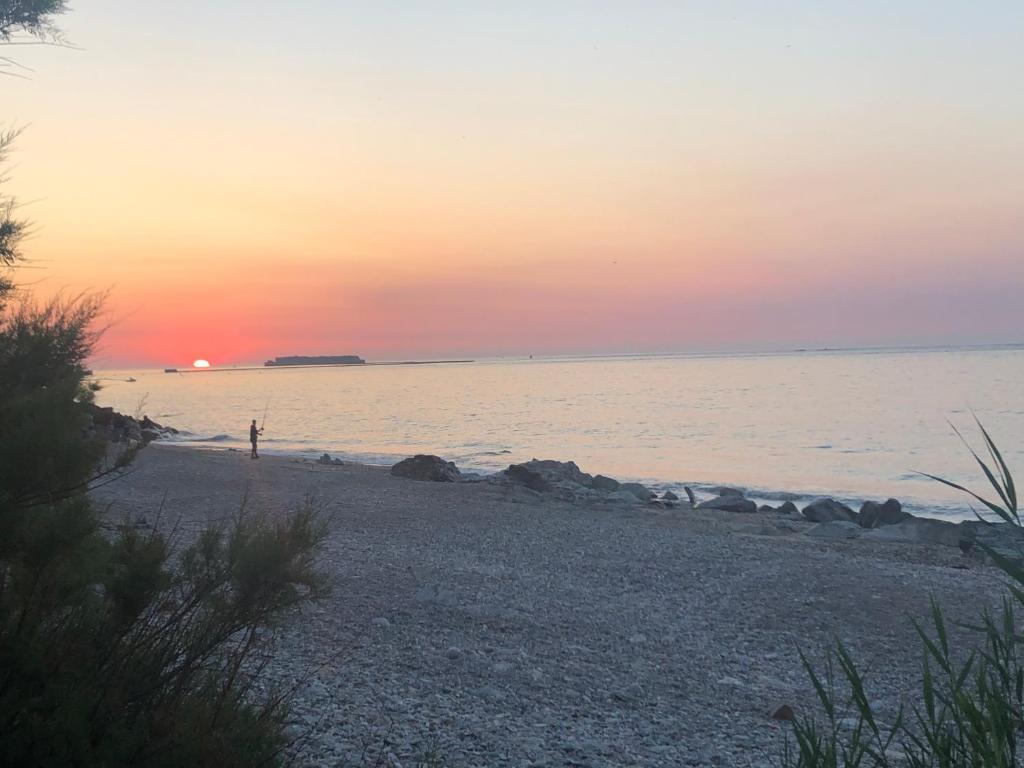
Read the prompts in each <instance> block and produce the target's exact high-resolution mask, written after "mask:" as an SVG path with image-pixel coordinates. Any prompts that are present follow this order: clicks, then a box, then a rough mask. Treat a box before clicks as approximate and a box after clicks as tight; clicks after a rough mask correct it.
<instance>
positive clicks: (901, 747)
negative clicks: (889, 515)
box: [783, 424, 1024, 768]
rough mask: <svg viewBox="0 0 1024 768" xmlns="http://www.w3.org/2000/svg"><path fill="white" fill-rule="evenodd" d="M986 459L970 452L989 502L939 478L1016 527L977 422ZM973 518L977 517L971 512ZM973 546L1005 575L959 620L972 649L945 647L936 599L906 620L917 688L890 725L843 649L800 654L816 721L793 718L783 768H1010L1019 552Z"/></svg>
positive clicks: (1016, 729)
mask: <svg viewBox="0 0 1024 768" xmlns="http://www.w3.org/2000/svg"><path fill="white" fill-rule="evenodd" d="M978 426H979V429H980V430H981V435H982V438H983V440H984V442H985V446H986V449H987V451H988V454H989V457H990V461H989V462H986V461H984V460H982V459H981V457H979V456H978V455H977V454H976V453H974V451H973V450H972V454H974V458H975V460H976V461H977V463H978V465H979V467H980V468H981V470H982V472H983V473H984V475H985V477H986V478H987V480H988V482H989V484H990V485H991V487H992V490H993V491H994V492H995V497H994V499H995V500H992V499H990V498H985V497H982V496H981V495H979V494H976V493H974V492H972V491H969V490H968V489H966V488H964V487H962V486H960V485H957V484H955V483H951V482H949V481H947V480H943V479H941V478H937V477H936V478H933V479H935V480H938V481H939V482H942V483H945V484H946V485H950V486H952V487H954V488H957V489H958V490H961V491H964V492H966V493H968V494H970V496H972V497H973V498H974V500H975V501H977V502H978V503H980V504H981V505H982V506H983V507H985V508H986V511H987V512H988V513H989V517H991V516H993V515H994V516H995V517H996V518H997V519H998V520H1000V521H1002V523H1003V524H1005V525H1007V526H1008V527H1010V530H1009V532H1010V533H1019V532H1020V530H1019V529H1020V528H1021V519H1020V514H1019V508H1018V502H1017V490H1016V486H1015V484H1014V481H1013V476H1012V474H1011V473H1010V470H1009V468H1008V467H1007V466H1006V463H1005V462H1004V461H1003V457H1002V455H1001V454H1000V452H999V449H998V447H997V446H996V444H995V442H994V441H993V440H992V438H991V437H990V436H989V434H988V432H986V431H985V429H984V427H982V426H981V425H980V424H979V425H978ZM979 517H980V516H979ZM979 546H980V547H981V548H982V549H983V550H984V551H985V553H986V554H987V555H988V556H989V557H990V558H991V559H992V560H993V561H994V562H995V564H996V565H997V566H998V567H999V568H1000V569H1001V570H1002V571H1003V573H1004V574H1006V576H1007V577H1008V579H1009V583H1008V585H1007V590H1008V593H1007V595H1006V596H1005V597H1004V599H1003V602H1002V606H1001V608H1000V610H999V611H998V612H997V613H994V614H993V613H992V612H989V611H986V612H985V613H984V614H982V616H981V617H980V618H979V619H978V621H977V623H976V624H974V625H970V626H967V627H965V628H966V629H968V630H970V631H972V632H973V633H974V634H975V636H976V637H977V640H978V642H977V647H975V648H968V649H956V648H954V647H953V645H952V643H951V640H950V635H949V631H948V629H949V627H948V626H947V622H946V620H945V619H944V618H943V615H942V610H941V608H940V607H939V605H938V603H936V602H934V601H933V603H932V612H931V619H930V626H924V625H922V624H919V623H917V622H915V628H916V629H917V632H918V635H919V636H920V638H921V643H922V662H921V688H920V690H919V691H917V692H916V698H914V700H912V701H911V702H910V703H909V704H905V705H901V708H900V710H899V712H898V714H897V716H896V717H895V718H894V719H893V720H892V722H890V723H883V722H881V721H880V719H879V715H878V713H876V712H875V711H874V706H873V705H872V703H871V702H872V697H871V694H870V685H869V681H868V680H867V679H866V676H865V674H864V673H863V672H862V671H861V669H860V668H859V667H858V665H857V663H856V662H855V661H854V659H853V658H852V656H851V654H850V652H849V650H848V649H847V648H846V647H845V646H844V645H843V644H842V643H841V642H837V644H836V648H835V649H834V651H833V652H832V653H831V654H829V656H828V658H827V660H826V662H825V666H824V670H823V671H821V670H817V669H815V667H814V666H813V665H812V664H811V662H810V661H809V660H808V659H807V657H806V656H804V655H803V654H801V659H802V661H803V664H804V667H805V669H806V670H807V673H808V674H809V676H810V678H811V681H812V683H813V684H814V688H815V690H816V691H817V695H818V699H819V701H820V703H821V705H822V708H823V710H824V715H825V717H824V719H821V718H819V719H815V718H814V717H809V716H808V717H802V718H799V719H797V720H796V721H795V722H794V724H793V736H794V739H795V742H796V744H795V748H794V749H787V752H786V755H785V758H784V760H783V763H784V765H785V766H786V768H858V767H859V766H865V767H867V768H897V767H898V766H908V768H1012V766H1017V765H1020V764H1021V761H1022V759H1024V635H1022V634H1021V629H1020V624H1019V622H1018V620H1017V614H1018V613H1019V612H1020V611H1021V608H1022V606H1024V552H1021V553H1020V557H1007V556H1006V555H1005V554H1000V553H999V552H995V551H993V550H992V549H991V548H989V547H986V546H985V545H983V544H979Z"/></svg>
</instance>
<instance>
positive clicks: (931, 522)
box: [865, 516, 976, 549]
mask: <svg viewBox="0 0 1024 768" xmlns="http://www.w3.org/2000/svg"><path fill="white" fill-rule="evenodd" d="M865 536H869V537H870V538H872V539H878V540H880V541H905V542H911V543H919V544H939V545H941V546H944V547H959V546H961V544H968V543H970V542H973V541H974V540H975V536H976V531H975V530H973V529H972V528H970V527H969V526H968V525H966V524H957V523H951V522H949V521H948V520H935V519H932V518H930V517H913V516H910V517H907V518H906V519H904V520H903V521H901V522H899V523H893V524H892V525H884V526H882V527H881V528H873V529H872V530H870V531H868V532H867V533H866V534H865ZM969 548H970V547H969V546H968V549H969Z"/></svg>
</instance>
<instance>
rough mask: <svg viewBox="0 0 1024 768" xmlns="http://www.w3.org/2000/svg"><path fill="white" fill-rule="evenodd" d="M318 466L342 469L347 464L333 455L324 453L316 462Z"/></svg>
mask: <svg viewBox="0 0 1024 768" xmlns="http://www.w3.org/2000/svg"><path fill="white" fill-rule="evenodd" d="M316 461H317V464H326V465H327V466H335V467H340V466H341V465H342V464H344V463H345V462H344V461H342V460H341V459H338V458H333V457H332V456H331V454H329V453H324V455H323V456H321V457H320V458H319V459H317V460H316Z"/></svg>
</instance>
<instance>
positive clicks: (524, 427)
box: [95, 345, 1024, 519]
mask: <svg viewBox="0 0 1024 768" xmlns="http://www.w3.org/2000/svg"><path fill="white" fill-rule="evenodd" d="M95 376H96V378H97V379H99V381H100V383H101V385H102V389H101V390H100V392H99V394H98V402H99V403H100V404H101V405H110V406H113V407H114V408H116V409H117V410H119V411H121V412H123V413H127V414H130V415H138V416H142V415H143V414H145V415H148V416H149V417H150V418H152V419H154V420H155V421H158V422H160V423H162V424H165V425H169V426H173V427H175V428H177V429H179V430H181V434H180V435H179V436H178V437H177V438H176V442H179V443H181V444H185V445H193V446H197V447H203V448H211V449H214V448H216V449H228V448H233V449H237V450H245V451H247V450H248V447H249V446H248V427H249V423H250V421H251V420H252V419H256V422H257V424H262V425H263V427H264V435H263V438H262V440H261V442H260V447H261V448H260V449H261V451H263V452H265V453H268V454H286V455H295V456H304V457H311V458H317V457H319V456H320V455H322V454H323V453H329V454H330V455H331V456H332V457H338V458H341V459H343V460H351V461H359V462H364V463H371V464H381V465H390V464H393V463H395V462H396V461H398V460H400V459H402V458H404V457H406V456H410V455H412V454H416V453H431V454H437V455H440V456H443V457H444V458H446V459H449V460H451V461H454V462H455V463H456V464H457V465H458V466H459V467H460V468H461V469H463V470H464V471H474V472H484V473H486V472H494V471H497V470H500V469H503V468H505V467H507V466H508V465H509V464H511V463H514V462H520V461H524V460H528V459H531V458H538V459H557V460H561V461H569V460H572V461H575V462H576V463H577V464H578V465H579V466H580V468H581V469H583V470H584V471H586V472H590V473H593V474H596V473H601V474H605V475H609V476H612V477H615V478H617V479H619V480H623V481H626V480H631V481H639V482H643V483H646V484H648V485H650V486H651V487H653V488H655V489H657V490H662V491H663V490H673V491H676V492H677V493H680V495H682V489H683V487H684V486H690V487H691V488H693V489H694V490H696V491H697V492H698V493H710V492H712V489H713V488H715V487H717V486H722V485H726V486H732V487H739V488H742V489H745V490H746V491H747V493H748V495H750V496H751V497H752V498H755V499H758V500H763V501H765V502H766V503H773V502H778V501H780V500H783V499H793V500H795V501H797V502H798V503H799V502H801V501H804V500H809V499H813V498H816V497H819V496H831V497H833V498H836V499H840V500H844V501H846V502H848V503H851V504H859V503H860V502H861V501H863V500H866V499H875V500H885V499H886V498H889V497H894V498H897V499H899V500H900V501H901V502H903V504H904V507H905V508H906V509H908V510H909V511H912V512H914V513H915V514H919V515H928V516H935V517H946V518H954V519H963V518H968V517H973V512H972V510H971V506H970V504H969V502H970V499H969V498H967V497H966V496H965V495H964V494H963V493H961V492H958V491H955V490H953V489H951V488H948V487H946V486H943V485H941V484H940V483H937V482H935V481H934V480H931V479H929V478H927V477H925V476H924V474H922V473H928V474H932V475H938V476H942V477H944V478H947V479H950V480H953V481H955V482H958V483H960V484H963V485H966V486H968V487H971V488H972V489H976V490H978V491H979V492H982V493H983V494H984V493H988V492H989V490H990V489H989V488H988V486H987V483H986V481H985V479H984V475H983V474H982V471H981V469H980V468H979V467H978V465H977V464H976V463H975V461H974V459H973V458H972V456H971V454H970V451H969V450H968V448H967V446H965V444H964V442H962V441H961V439H960V437H958V436H957V434H956V431H955V429H957V430H959V431H960V432H961V433H962V435H963V437H964V438H965V439H966V440H967V442H968V443H969V444H970V445H972V446H973V447H974V448H975V449H976V450H978V451H979V452H983V451H984V444H983V442H982V440H981V435H980V433H979V430H978V426H977V424H976V422H975V419H977V420H978V421H980V422H981V423H982V424H983V425H984V426H985V427H986V428H987V429H988V431H989V432H990V434H991V435H992V437H993V438H994V440H995V441H996V443H997V444H998V446H999V448H1000V449H1001V451H1002V453H1003V456H1004V458H1005V459H1006V461H1007V463H1008V464H1009V465H1010V468H1011V470H1013V469H1016V470H1017V472H1018V475H1019V476H1020V477H1021V478H1024V345H1020V346H1004V347H971V348H942V349H901V350H900V349H885V350H875V349H864V350H818V351H794V352H778V353H756V354H753V353H751V354H688V355H631V356H617V357H536V358H502V359H484V360H477V361H473V362H463V363H447V364H442V363H438V364H422V365H366V366H351V367H314V368H262V367H256V368H249V369H242V368H238V369H230V368H229V369H209V370H202V371H192V370H189V371H188V372H182V373H164V372H163V371H159V370H117V371H113V370H111V371H97V372H96V374H95ZM954 428H955V429H954ZM982 455H985V454H984V453H982ZM1022 484H1024V483H1022ZM975 506H977V505H975Z"/></svg>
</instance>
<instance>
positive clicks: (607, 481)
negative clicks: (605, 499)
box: [590, 475, 619, 493]
mask: <svg viewBox="0 0 1024 768" xmlns="http://www.w3.org/2000/svg"><path fill="white" fill-rule="evenodd" d="M590 487H591V488H593V489H594V490H595V491H606V492H608V493H611V492H612V491H617V490H619V481H618V480H616V479H614V478H611V477H605V476H604V475H594V479H593V480H591V481H590Z"/></svg>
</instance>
